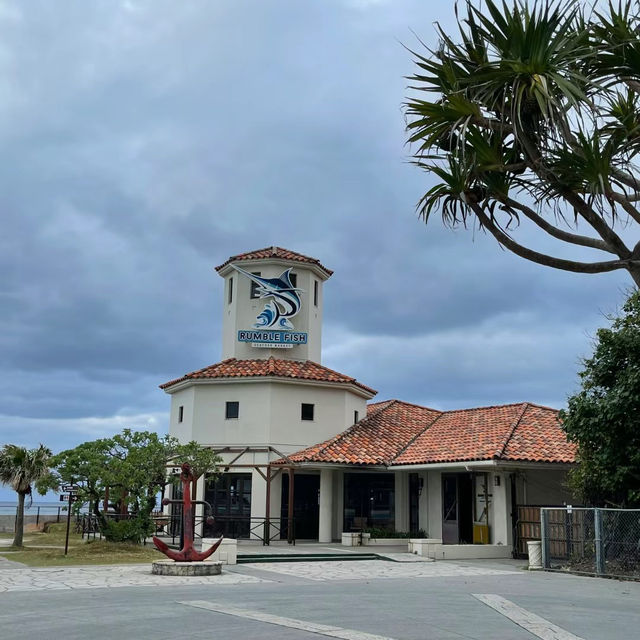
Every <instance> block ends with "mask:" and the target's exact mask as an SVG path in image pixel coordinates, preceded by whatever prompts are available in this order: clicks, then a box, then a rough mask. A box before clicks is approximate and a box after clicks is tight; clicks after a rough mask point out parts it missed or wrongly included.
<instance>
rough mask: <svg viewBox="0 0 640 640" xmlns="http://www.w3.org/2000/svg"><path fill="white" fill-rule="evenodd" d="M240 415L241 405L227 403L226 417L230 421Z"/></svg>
mask: <svg viewBox="0 0 640 640" xmlns="http://www.w3.org/2000/svg"><path fill="white" fill-rule="evenodd" d="M238 415H240V403H239V402H227V403H226V405H225V411H224V417H225V418H226V419H227V420H229V419H231V418H237V417H238Z"/></svg>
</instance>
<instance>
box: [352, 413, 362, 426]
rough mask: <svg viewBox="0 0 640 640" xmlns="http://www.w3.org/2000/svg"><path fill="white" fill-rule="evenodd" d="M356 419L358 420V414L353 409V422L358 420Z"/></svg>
mask: <svg viewBox="0 0 640 640" xmlns="http://www.w3.org/2000/svg"><path fill="white" fill-rule="evenodd" d="M358 420H360V414H359V413H358V412H357V411H354V412H353V424H355V423H356V422H358Z"/></svg>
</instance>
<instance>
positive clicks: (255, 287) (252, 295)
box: [249, 271, 262, 299]
mask: <svg viewBox="0 0 640 640" xmlns="http://www.w3.org/2000/svg"><path fill="white" fill-rule="evenodd" d="M251 273H252V274H253V275H254V276H261V275H262V271H252V272H251ZM259 286H260V285H259V284H257V283H256V282H254V281H253V280H252V281H251V293H250V294H249V297H250V298H251V299H253V298H259V297H260V294H259V293H258V287H259Z"/></svg>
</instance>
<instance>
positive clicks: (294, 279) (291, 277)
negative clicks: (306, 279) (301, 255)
mask: <svg viewBox="0 0 640 640" xmlns="http://www.w3.org/2000/svg"><path fill="white" fill-rule="evenodd" d="M289 280H291V286H292V287H293V288H294V289H295V288H296V287H297V286H298V274H297V273H290V274H289Z"/></svg>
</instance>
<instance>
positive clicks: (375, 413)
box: [289, 400, 440, 465]
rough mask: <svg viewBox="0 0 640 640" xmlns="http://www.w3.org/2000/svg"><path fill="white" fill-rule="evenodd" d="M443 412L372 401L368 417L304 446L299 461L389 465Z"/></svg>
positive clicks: (393, 401) (291, 457)
mask: <svg viewBox="0 0 640 640" xmlns="http://www.w3.org/2000/svg"><path fill="white" fill-rule="evenodd" d="M439 415H440V412H438V411H435V410H433V409H427V408H425V407H420V406H418V405H414V404H408V403H406V402H399V401H398V400H391V401H388V402H378V403H376V404H375V405H371V406H370V407H369V410H368V411H367V417H366V418H363V419H362V420H360V421H359V422H358V423H357V424H355V425H353V426H352V427H350V428H349V429H347V430H346V431H344V432H343V433H340V434H338V435H337V436H335V437H334V438H331V439H330V440H326V441H325V442H322V443H320V444H318V445H314V446H313V447H309V448H308V449H304V450H302V451H299V452H297V453H294V454H293V455H290V456H289V459H291V460H293V461H295V462H333V463H348V464H361V465H367V464H374V465H380V464H384V465H388V464H390V463H391V462H392V461H393V459H394V458H395V456H397V455H398V453H400V452H401V451H402V450H403V449H404V448H405V447H406V445H407V443H408V442H411V440H412V439H413V438H415V437H416V436H417V435H418V434H419V433H420V432H421V431H423V430H424V429H425V428H426V427H427V426H428V425H429V424H431V423H432V422H433V421H434V420H435V419H436V418H437V417H438V416H439Z"/></svg>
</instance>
